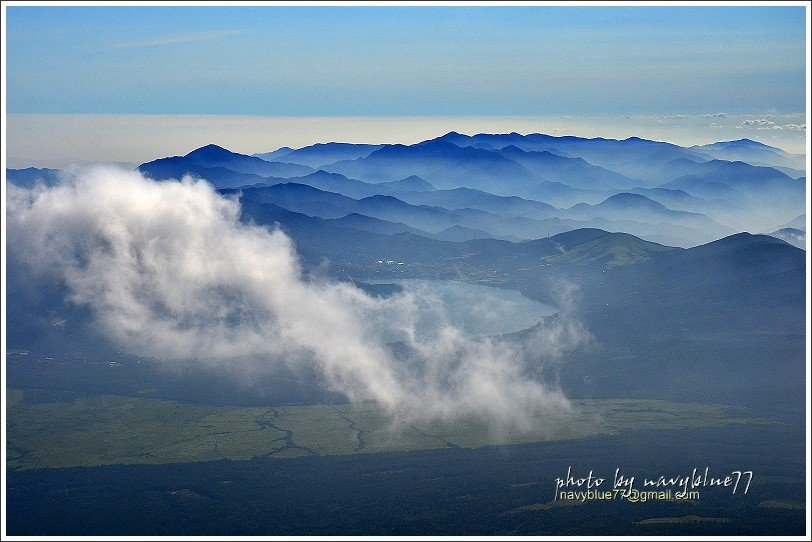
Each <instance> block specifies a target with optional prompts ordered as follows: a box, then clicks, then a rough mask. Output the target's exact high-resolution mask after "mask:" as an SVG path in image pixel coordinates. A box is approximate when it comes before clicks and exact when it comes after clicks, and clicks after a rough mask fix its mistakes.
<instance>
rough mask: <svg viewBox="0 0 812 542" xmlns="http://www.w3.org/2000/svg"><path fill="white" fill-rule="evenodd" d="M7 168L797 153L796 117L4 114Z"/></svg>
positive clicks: (801, 127)
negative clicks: (465, 151) (433, 153)
mask: <svg viewBox="0 0 812 542" xmlns="http://www.w3.org/2000/svg"><path fill="white" fill-rule="evenodd" d="M7 121H8V122H7V128H8V143H7V148H6V151H7V167H10V168H25V167H52V168H59V167H63V166H65V165H67V164H70V163H79V164H82V163H95V162H106V163H109V162H115V163H120V164H127V165H133V166H134V165H138V164H140V163H143V162H145V161H149V160H153V159H155V158H159V157H164V156H171V155H183V154H186V153H188V152H189V151H191V150H193V149H195V148H197V147H200V146H203V145H206V144H209V143H215V144H218V145H221V146H223V147H227V148H228V149H229V150H232V151H235V152H240V153H244V154H253V153H260V152H270V151H273V150H276V149H278V148H280V147H283V146H288V147H293V148H299V147H304V146H308V145H312V144H314V143H326V142H331V141H340V142H348V143H375V144H380V143H402V144H413V143H417V142H419V141H423V140H425V139H430V138H433V137H439V136H441V135H443V134H445V133H448V132H450V131H457V132H460V133H466V134H469V135H472V134H475V133H507V132H519V133H523V134H526V133H546V134H549V135H553V136H565V135H571V136H578V137H604V138H612V139H626V138H628V137H632V136H636V137H642V138H645V139H653V140H658V141H668V142H670V143H675V144H678V145H682V146H691V145H703V144H707V143H713V142H716V141H730V140H737V139H742V138H747V139H751V140H754V141H759V142H761V143H764V144H767V145H770V146H773V147H778V148H780V149H782V150H784V151H786V152H790V153H800V154H803V152H804V149H805V146H806V129H805V127H806V119H805V115H804V114H802V113H789V114H776V113H767V114H755V113H754V114H740V115H734V114H729V113H725V112H718V113H706V114H696V115H686V114H674V115H619V116H574V115H572V116H570V115H560V116H546V117H454V116H429V117H274V116H247V115H112V114H109V115H95V114H94V115H80V114H70V115H68V114H66V115H59V114H11V115H8V117H7Z"/></svg>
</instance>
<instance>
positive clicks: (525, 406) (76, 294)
mask: <svg viewBox="0 0 812 542" xmlns="http://www.w3.org/2000/svg"><path fill="white" fill-rule="evenodd" d="M239 215H240V207H239V204H238V202H237V201H234V200H230V199H226V198H224V197H222V196H220V195H218V194H217V193H216V192H215V191H214V189H213V188H212V187H211V186H210V185H209V184H207V183H205V182H203V181H193V180H191V179H184V180H183V181H182V182H163V183H158V182H154V181H150V180H148V179H145V178H144V177H142V176H141V175H140V174H139V173H138V172H132V171H124V170H121V169H118V168H113V167H94V168H89V169H82V170H77V171H74V172H73V173H71V174H69V175H67V176H66V178H65V179H63V181H62V182H61V183H60V184H59V185H57V186H55V187H52V188H45V187H42V186H39V187H37V188H35V189H33V190H30V191H29V190H22V189H19V188H16V187H13V186H11V185H10V186H9V190H8V243H9V250H12V249H14V250H15V253H16V254H20V255H22V256H24V257H25V261H26V263H27V264H28V265H30V266H31V268H32V269H33V270H34V271H36V272H37V273H43V274H52V275H54V276H56V278H58V279H59V280H60V281H61V282H62V283H64V284H65V285H66V286H67V288H68V290H69V292H70V297H69V299H70V301H71V302H73V303H76V304H79V305H83V306H87V307H89V308H90V309H91V310H92V313H93V314H94V316H95V318H96V320H97V323H98V326H99V329H100V330H101V331H102V332H103V333H104V334H105V335H106V336H107V337H109V338H110V339H112V340H114V341H115V342H116V343H118V344H119V345H121V346H123V347H124V348H126V349H128V350H130V351H132V352H135V353H141V354H150V355H153V356H157V357H160V358H167V359H175V360H181V359H183V360H195V361H196V362H198V363H207V364H217V365H218V366H219V365H222V366H226V367H228V368H230V369H231V370H233V371H236V372H243V373H249V374H250V373H251V372H253V371H261V370H263V368H264V367H266V366H270V367H273V366H278V365H280V364H287V365H290V366H293V367H296V366H300V365H303V364H309V365H312V366H315V367H316V368H317V369H318V371H319V373H320V374H321V376H322V377H323V380H324V383H325V385H326V386H328V387H329V388H330V389H332V390H334V391H337V392H340V393H342V394H344V395H345V396H346V397H347V398H349V399H350V400H354V401H361V400H373V401H376V402H377V403H379V404H380V405H381V406H382V407H383V408H384V409H385V410H387V411H389V412H390V413H392V414H397V415H398V416H405V417H420V418H430V419H444V420H453V419H457V418H460V417H466V416H477V417H481V418H483V419H485V420H488V421H490V422H492V423H493V425H494V426H500V427H506V426H515V427H523V426H526V425H527V424H529V423H530V419H531V416H532V415H533V414H534V413H538V412H540V411H542V412H543V411H551V412H552V411H556V412H557V411H560V410H562V409H566V407H567V401H566V399H565V398H564V396H563V395H562V394H561V392H560V391H559V390H558V389H557V388H556V387H555V386H552V385H549V384H545V383H542V382H540V381H539V380H538V379H537V378H535V377H533V376H531V375H533V374H535V373H537V371H538V370H539V368H540V367H541V366H543V365H544V364H555V363H557V362H558V360H560V359H561V358H562V356H563V355H564V354H565V353H566V352H567V351H568V350H569V349H571V348H574V347H576V346H578V345H579V344H581V343H582V342H583V341H584V340H586V339H587V338H588V334H587V333H586V332H585V331H584V329H583V328H582V327H581V326H580V325H579V324H578V323H577V322H576V321H575V320H574V319H573V318H571V316H570V315H569V314H568V312H567V310H566V308H567V302H566V301H567V299H568V297H569V295H568V294H567V293H566V292H564V293H563V294H562V295H563V298H562V310H561V315H560V317H559V318H557V319H556V320H555V321H554V322H553V323H551V324H549V325H547V326H545V327H539V328H537V329H536V330H535V331H534V332H533V333H531V334H530V336H529V337H528V338H527V339H526V340H523V341H522V342H516V341H512V340H506V339H495V338H482V339H475V338H472V337H470V336H468V335H466V334H465V333H464V332H463V331H462V330H460V329H457V328H455V327H453V326H452V325H450V324H449V323H448V321H447V319H446V318H445V317H444V313H443V308H442V307H441V306H438V305H437V304H436V303H434V302H433V300H427V299H424V298H423V297H422V296H420V295H418V294H417V292H415V291H408V290H407V291H406V292H405V293H403V294H402V295H397V296H393V297H390V298H387V299H382V298H374V297H370V296H368V295H366V294H365V293H364V292H363V291H361V290H359V289H358V288H356V287H354V286H353V285H350V284H347V283H338V282H334V281H330V280H328V279H325V278H323V277H322V278H314V277H309V276H307V275H306V274H305V273H304V272H303V270H302V268H301V266H300V264H299V261H298V258H297V254H296V250H295V248H294V246H293V243H292V241H291V239H290V238H288V237H287V236H286V235H285V234H284V233H282V232H281V231H279V230H275V231H269V230H268V229H265V228H262V227H258V226H253V225H246V224H243V223H241V222H240V221H239ZM427 319H428V320H429V321H431V322H432V326H431V329H433V330H434V332H433V333H431V334H430V335H428V336H420V335H419V334H418V333H417V331H416V330H417V329H418V328H419V327H421V324H422V323H425V321H426V320H427ZM422 327H426V326H425V325H423V326H422ZM393 337H394V338H396V339H398V340H400V341H402V342H403V343H404V344H405V345H406V346H407V348H406V350H407V351H408V352H409V353H408V354H406V355H397V356H396V355H395V354H394V353H393V350H392V347H391V346H390V345H389V341H390V340H391V339H392V338H393Z"/></svg>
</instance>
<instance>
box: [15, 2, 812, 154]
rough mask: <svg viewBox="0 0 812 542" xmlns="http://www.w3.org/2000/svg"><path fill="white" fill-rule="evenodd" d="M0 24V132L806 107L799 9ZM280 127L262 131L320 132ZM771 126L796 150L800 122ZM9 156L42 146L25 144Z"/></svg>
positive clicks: (80, 11) (160, 16)
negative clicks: (2, 92)
mask: <svg viewBox="0 0 812 542" xmlns="http://www.w3.org/2000/svg"><path fill="white" fill-rule="evenodd" d="M6 39H7V49H6V51H7V112H8V114H9V115H11V117H9V130H10V132H12V133H14V131H15V130H16V133H22V132H25V131H26V130H28V129H29V128H31V127H36V126H39V125H41V124H42V123H43V122H45V120H48V121H49V122H51V129H50V131H51V132H53V133H57V132H59V131H60V129H61V128H62V127H63V126H64V122H67V120H66V119H74V120H75V119H76V118H78V117H77V116H81V118H83V119H85V120H84V122H85V123H87V122H90V121H91V120H92V121H93V122H96V123H97V125H98V126H99V129H100V130H103V131H108V132H109V131H110V130H112V129H113V128H112V127H113V126H116V125H119V124H120V122H118V121H116V118H115V116H120V115H133V116H143V115H173V116H177V115H184V116H186V115H197V116H208V115H221V116H231V117H234V118H235V119H240V118H247V117H264V118H266V121H267V118H271V119H289V118H302V117H307V118H310V119H311V120H312V119H315V118H334V119H335V118H344V119H359V118H397V119H405V120H403V122H404V123H405V124H402V125H401V126H402V127H403V129H404V130H405V129H406V128H407V127H408V125H409V123H410V122H412V124H413V123H414V122H413V121H414V120H415V119H420V118H422V119H437V118H466V119H472V118H473V119H475V118H502V119H515V118H536V119H539V118H548V119H549V118H564V117H580V118H597V119H602V120H601V123H600V124H598V125H596V126H595V127H599V126H603V127H605V128H606V129H609V130H615V131H616V130H618V129H620V127H621V126H623V125H627V124H629V123H628V122H626V121H624V120H623V119H626V120H628V118H630V117H636V118H639V119H653V118H660V122H659V124H661V125H664V126H661V127H660V128H661V131H662V129H663V128H665V127H667V126H669V125H671V124H679V123H674V122H672V121H673V120H675V119H684V118H688V117H693V116H695V117H697V118H705V119H707V118H709V117H707V115H711V114H716V113H720V112H723V113H725V114H728V115H731V116H732V117H735V118H738V119H740V120H741V122H743V121H744V120H746V119H748V118H750V119H754V120H760V119H763V118H764V117H765V115H773V116H777V117H780V119H779V122H774V124H773V126H775V125H778V126H784V125H786V126H789V125H795V126H802V125H805V123H806V120H805V119H806V110H805V66H806V59H805V12H804V8H802V7H723V6H719V7H532V6H520V7H315V6H309V7H269V6H262V7H259V6H253V7H141V6H139V7H55V6H51V7H23V6H10V7H8V8H7V33H6ZM65 115H71V117H66V116H65ZM702 115H705V116H704V117H703V116H702ZM792 115H794V117H791V116H792ZM732 117H731V118H732ZM130 118H134V117H130ZM141 118H142V119H149V118H153V117H141ZM176 118H177V117H176ZM184 118H186V117H184ZM797 118H800V119H801V120H800V121H794V120H792V119H797ZM104 119H107V120H106V121H105V120H104ZM663 119H665V120H663ZM669 119H670V120H669ZM787 119H789V120H787ZM768 120H769V119H768ZM221 121H222V122H223V123H233V122H236V121H233V120H227V119H221ZM336 122H337V121H335V120H334V121H333V123H332V124H335V123H336ZM393 122H394V121H393ZM741 122H740V123H739V124H741ZM14 123H17V124H16V125H15V124H14ZM425 123H427V124H430V125H435V124H437V123H436V122H434V121H429V120H426V121H425ZM69 124H70V123H69ZM304 124H307V123H304ZM310 124H312V122H311V123H310ZM327 124H330V123H329V122H328V123H327ZM353 124H357V122H350V123H349V124H345V126H347V127H351V126H352V125H353ZM372 124H375V123H372ZM378 124H379V125H386V123H383V124H381V123H378ZM537 124H542V125H543V123H537ZM683 124H684V123H683ZM389 125H391V123H390V124H389ZM15 126H16V128H15ZM562 126H563V127H564V128H567V126H566V123H564V124H563V125H562ZM745 126H746V127H747V131H748V132H752V135H754V136H763V137H762V139H763V138H765V137H767V134H766V133H763V131H762V133H759V132H756V129H757V128H758V127H757V126H755V125H744V126H742V127H741V128H740V129H742V130H743V129H744V127H745ZM632 128H634V127H632ZM702 128H703V129H708V130H709V129H710V126H709V123H708V124H703V125H702ZM762 128H763V126H762ZM286 129H288V130H293V131H292V132H289V133H286V134H273V136H272V137H269V138H268V139H270V140H272V141H288V140H289V141H291V142H299V141H304V139H303V137H302V136H303V134H305V133H307V134H308V137H310V138H311V139H312V140H313V141H310V142H315V140H318V139H319V138H322V139H323V138H326V137H329V134H330V133H332V132H330V130H327V131H322V132H319V131H318V130H316V131H315V132H314V131H313V130H312V129H307V130H305V131H297V130H296V127H295V125H294V124H289V125H287V127H286ZM348 129H349V128H348ZM641 129H644V128H641ZM773 130H774V131H775V132H778V131H782V134H777V133H773V134H770V136H769V137H770V138H772V140H773V141H774V143H776V144H779V143H780V145H781V146H783V147H784V148H787V150H791V151H796V152H797V150H798V149H799V148H802V145H803V138H804V135H803V131H802V130H794V129H792V128H790V129H786V130H784V129H782V128H775V129H773ZM44 131H45V133H46V135H47V133H48V132H49V130H48V129H46V130H44ZM459 131H462V130H459ZM683 131H684V130H683ZM706 131H707V130H706ZM710 131H711V132H713V130H710ZM792 132H799V133H792ZM387 133H388V132H385V131H384V132H374V131H371V132H363V136H364V138H365V139H366V140H369V141H382V140H384V138H385V137H387ZM416 133H417V132H415V131H412V132H406V134H405V135H406V137H415V134H416ZM116 134H117V135H116V136H115V137H118V138H126V133H122V132H117V133H116ZM10 135H11V134H10ZM213 135H216V134H213ZM355 135H356V136H360V135H361V133H357V134H355ZM436 135H440V134H436ZM576 135H583V134H576ZM628 135H641V134H637V133H629V134H628ZM664 135H665V136H669V133H668V132H664ZM706 135H707V134H697V135H696V137H695V138H694V139H695V140H696V141H697V142H699V140H701V139H704V138H706ZM376 136H377V137H376ZM683 136H684V134H682V135H681V134H680V130H679V129H678V130H677V131H676V132H675V134H674V136H673V137H683ZM742 136H743V137H744V134H743V135H742ZM779 136H780V137H779ZM153 137H156V138H159V139H160V138H161V134H160V133H158V132H156V133H155V134H153ZM669 137H670V136H669ZM286 138H287V139H286ZM754 138H755V139H758V138H757V137H754ZM165 142H166V143H171V141H169V140H168V139H166V140H165ZM55 144H56V142H55V141H50V142H43V144H42V145H41V147H42V148H49V146H53V145H55ZM274 144H276V143H274ZM77 145H78V144H77ZM271 146H273V145H271ZM244 150H246V151H247V150H251V149H247V148H246V149H244ZM264 150H268V148H267V146H264V147H262V148H260V147H256V149H255V152H259V151H264ZM91 151H92V149H84V151H82V153H80V154H83V156H84V155H86V154H87V153H88V152H90V153H91V154H92V152H91ZM9 154H10V155H11V150H9ZM15 156H16V158H17V159H20V160H22V159H28V158H37V157H38V158H39V159H43V158H42V157H41V155H40V154H39V153H38V150H37V147H33V146H29V147H28V148H26V149H15ZM135 156H136V155H134V154H133V153H131V152H127V151H124V150H123V151H122V152H121V153H120V154H119V155H115V156H107V157H99V158H106V159H107V160H111V161H128V160H136V159H137V158H135ZM76 159H77V160H79V159H80V157H76ZM81 159H84V158H81ZM92 159H95V158H92Z"/></svg>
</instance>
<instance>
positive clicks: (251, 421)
mask: <svg viewBox="0 0 812 542" xmlns="http://www.w3.org/2000/svg"><path fill="white" fill-rule="evenodd" d="M8 415H9V418H8V421H9V424H8V465H9V467H10V468H13V469H29V468H39V467H49V468H60V467H69V466H96V465H105V464H162V463H180V462H191V461H206V460H216V459H224V458H225V459H249V458H251V457H258V456H264V455H270V456H273V457H279V458H285V457H298V456H304V455H345V454H352V453H381V452H390V451H408V450H428V449H436V448H445V447H453V446H459V447H463V448H477V447H481V446H487V445H495V444H516V443H529V442H545V441H554V440H568V439H577V438H582V437H586V436H589V435H596V434H615V433H617V432H620V431H624V430H628V429H658V430H659V429H663V430H666V429H679V428H686V427H720V426H724V425H730V424H736V423H757V422H759V421H758V420H749V419H744V418H740V417H737V415H736V413H735V412H733V411H732V410H731V409H729V408H726V407H722V406H718V405H700V404H695V403H669V402H665V401H633V400H625V401H618V400H614V401H578V402H574V403H573V409H572V412H571V413H570V414H569V415H567V416H565V417H562V418H561V419H560V420H557V421H550V420H549V419H545V420H544V423H542V419H541V418H538V423H536V424H534V425H536V427H535V428H533V429H531V430H530V431H527V432H522V433H512V434H511V433H502V434H496V433H495V432H494V431H493V430H491V428H489V427H488V426H486V425H484V424H481V423H476V422H473V421H471V422H458V423H455V424H444V423H433V424H422V423H410V422H406V421H404V422H395V421H393V419H392V418H391V417H388V416H385V415H384V414H383V413H381V412H380V411H379V410H378V409H377V408H376V407H375V406H374V405H370V404H356V405H338V406H332V405H318V406H291V407H281V408H247V407H234V406H225V405H197V404H189V403H178V402H174V401H157V400H151V399H140V398H133V397H124V396H112V395H108V396H97V397H92V398H86V399H77V400H75V401H72V402H47V403H32V402H29V401H27V400H26V393H25V392H23V391H21V390H12V392H11V393H10V394H9V403H8Z"/></svg>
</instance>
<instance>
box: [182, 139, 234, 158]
mask: <svg viewBox="0 0 812 542" xmlns="http://www.w3.org/2000/svg"><path fill="white" fill-rule="evenodd" d="M233 154H234V153H233V152H231V151H230V150H228V149H225V148H223V147H221V146H219V145H215V144H214V143H209V144H208V145H204V146H203V147H200V148H199V149H195V150H193V151H192V152H190V153H189V154H187V155H186V157H187V158H206V159H209V160H211V159H217V158H226V157H229V156H232V155H233Z"/></svg>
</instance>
